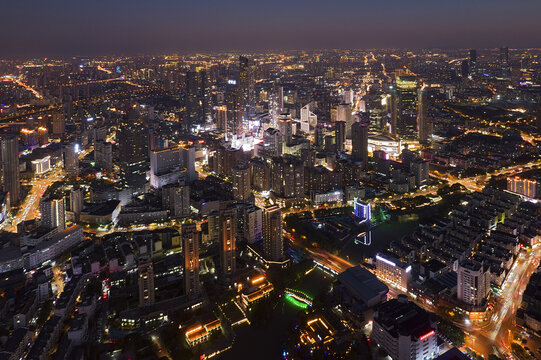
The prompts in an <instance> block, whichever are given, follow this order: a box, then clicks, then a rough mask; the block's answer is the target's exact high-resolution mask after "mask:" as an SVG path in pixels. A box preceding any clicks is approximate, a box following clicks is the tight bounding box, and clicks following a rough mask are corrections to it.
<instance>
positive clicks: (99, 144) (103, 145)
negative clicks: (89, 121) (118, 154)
mask: <svg viewBox="0 0 541 360" xmlns="http://www.w3.org/2000/svg"><path fill="white" fill-rule="evenodd" d="M94 161H95V162H96V167H97V168H98V169H101V170H103V171H107V172H110V171H113V144H111V143H110V142H107V141H96V142H94Z"/></svg>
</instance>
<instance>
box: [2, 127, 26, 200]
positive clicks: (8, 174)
mask: <svg viewBox="0 0 541 360" xmlns="http://www.w3.org/2000/svg"><path fill="white" fill-rule="evenodd" d="M0 145H1V154H2V156H1V157H2V187H3V190H4V191H5V192H8V193H9V199H10V203H11V205H15V204H17V203H18V202H19V199H20V188H21V183H20V181H19V140H18V139H17V136H16V135H13V134H5V135H2V140H1V143H0Z"/></svg>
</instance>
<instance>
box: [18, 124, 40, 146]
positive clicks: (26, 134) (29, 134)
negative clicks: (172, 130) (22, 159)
mask: <svg viewBox="0 0 541 360" xmlns="http://www.w3.org/2000/svg"><path fill="white" fill-rule="evenodd" d="M21 140H22V142H23V146H24V147H26V148H31V149H34V148H36V147H37V146H38V134H37V132H36V131H35V130H30V129H22V130H21Z"/></svg>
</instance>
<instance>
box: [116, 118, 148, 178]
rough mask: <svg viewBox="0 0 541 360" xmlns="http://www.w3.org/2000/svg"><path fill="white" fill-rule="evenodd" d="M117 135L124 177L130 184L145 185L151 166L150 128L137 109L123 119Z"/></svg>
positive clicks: (119, 157) (121, 170) (121, 169)
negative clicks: (149, 153)
mask: <svg viewBox="0 0 541 360" xmlns="http://www.w3.org/2000/svg"><path fill="white" fill-rule="evenodd" d="M116 136H117V141H118V159H119V161H120V172H121V176H122V178H123V179H124V180H125V181H126V182H127V183H128V185H130V186H141V185H143V184H144V183H145V182H146V172H147V170H148V167H149V160H148V130H147V127H146V126H145V124H144V122H143V121H142V119H141V117H140V115H139V114H138V113H137V111H136V110H135V109H131V111H130V112H129V113H128V116H126V117H125V118H124V119H122V121H121V123H120V124H119V126H118V129H117V132H116Z"/></svg>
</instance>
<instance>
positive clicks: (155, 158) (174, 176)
mask: <svg viewBox="0 0 541 360" xmlns="http://www.w3.org/2000/svg"><path fill="white" fill-rule="evenodd" d="M180 153H181V148H180V146H172V147H169V148H167V149H162V150H155V151H151V152H150V186H151V187H153V188H154V189H160V188H161V187H162V186H165V185H168V184H176V183H178V181H179V179H181V177H182V176H186V171H181V159H180Z"/></svg>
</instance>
